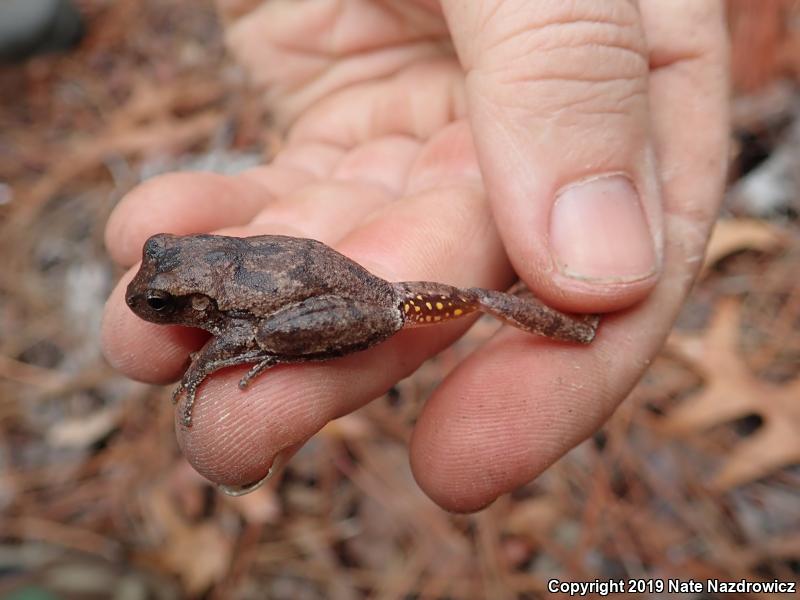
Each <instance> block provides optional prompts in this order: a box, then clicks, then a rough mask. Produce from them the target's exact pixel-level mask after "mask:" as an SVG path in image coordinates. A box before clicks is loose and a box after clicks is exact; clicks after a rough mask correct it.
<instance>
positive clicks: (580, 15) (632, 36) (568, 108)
mask: <svg viewBox="0 0 800 600" xmlns="http://www.w3.org/2000/svg"><path fill="white" fill-rule="evenodd" d="M442 7H443V9H444V12H445V15H446V18H447V21H448V24H449V27H450V30H451V34H452V36H453V40H454V43H455V46H456V50H457V52H458V55H459V59H460V60H461V63H462V65H463V68H464V71H465V73H466V86H467V98H468V103H469V114H470V123H471V126H472V131H473V135H474V138H475V144H476V148H477V151H478V158H479V161H480V166H481V171H482V173H483V177H484V181H485V183H486V187H487V191H488V194H489V197H490V199H491V203H492V210H493V212H494V217H495V220H496V222H497V227H498V229H499V231H500V235H501V237H502V239H503V242H504V243H505V247H506V251H507V252H508V255H509V258H510V260H511V262H512V264H513V265H514V267H515V269H516V271H517V273H518V274H519V275H520V277H521V278H522V279H523V280H525V281H526V283H527V284H528V285H529V286H530V287H531V289H533V290H534V291H535V292H536V293H537V294H538V295H539V296H540V297H542V298H543V299H544V300H546V301H548V302H551V303H553V304H556V305H558V306H559V307H560V308H564V309H566V310H575V311H597V312H601V311H609V310H616V309H620V308H624V307H625V306H628V305H630V304H632V303H633V302H636V301H637V300H640V299H642V298H643V297H644V296H645V295H647V293H648V292H649V291H650V289H651V288H652V286H653V285H654V284H655V280H656V278H657V276H658V272H659V268H660V262H661V260H660V256H661V248H662V213H661V201H660V195H659V194H660V187H659V184H658V178H657V175H656V165H655V157H654V153H653V149H652V144H651V141H650V127H649V113H648V81H647V78H648V71H649V61H648V54H647V46H646V42H645V37H644V32H643V30H642V26H641V22H640V18H639V12H638V8H637V5H636V3H635V2H631V1H628V0H604V1H603V2H596V1H592V0H575V1H573V2H529V1H527V0H505V1H504V0H476V1H475V2H463V1H459V0H442Z"/></svg>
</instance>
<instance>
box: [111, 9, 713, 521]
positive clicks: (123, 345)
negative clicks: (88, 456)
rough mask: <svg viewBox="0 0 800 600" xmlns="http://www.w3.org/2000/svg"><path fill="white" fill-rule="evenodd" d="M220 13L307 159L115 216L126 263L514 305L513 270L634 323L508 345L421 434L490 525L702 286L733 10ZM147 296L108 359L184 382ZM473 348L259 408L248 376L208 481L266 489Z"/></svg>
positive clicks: (344, 365) (418, 469)
mask: <svg viewBox="0 0 800 600" xmlns="http://www.w3.org/2000/svg"><path fill="white" fill-rule="evenodd" d="M221 4H222V9H223V12H224V13H225V14H226V17H227V19H228V21H229V26H228V36H229V42H230V45H231V48H232V50H233V51H234V53H235V54H236V55H237V57H238V58H239V60H240V61H241V62H242V63H243V64H244V65H245V66H246V67H247V69H248V71H249V72H250V73H251V75H252V76H253V78H254V79H255V80H256V81H257V82H259V83H261V84H263V85H265V86H267V89H268V95H269V100H270V106H272V107H274V111H275V116H276V119H277V121H278V123H279V124H280V125H282V126H284V127H285V128H286V129H287V131H288V139H287V142H286V145H285V147H284V149H283V150H282V151H281V152H280V153H279V154H278V155H277V156H276V157H275V159H274V161H273V162H272V163H270V164H269V165H266V166H264V167H261V168H258V169H254V170H251V171H248V172H246V173H243V174H241V175H239V176H235V177H223V176H218V175H212V174H174V175H169V176H165V177H161V178H158V179H156V180H152V181H150V182H148V183H145V184H143V185H142V186H140V187H139V188H137V189H136V190H134V191H133V192H131V193H130V194H129V195H128V196H127V197H126V198H125V199H124V200H123V201H122V202H121V203H120V205H119V206H118V208H117V209H116V210H115V212H114V214H113V215H112V217H111V219H110V220H109V223H108V227H107V232H106V237H107V244H108V248H109V252H110V253H111V255H112V257H113V258H114V259H115V260H116V261H117V262H119V263H120V264H122V265H125V266H131V265H134V264H135V263H136V262H137V261H138V260H139V257H140V253H141V247H142V244H143V242H144V240H145V239H146V238H147V237H148V236H149V235H151V234H153V233H156V232H161V231H168V232H172V233H192V232H198V231H215V232H223V233H227V234H232V235H259V234H265V233H285V234H289V235H297V236H304V237H313V238H316V239H319V240H322V241H324V242H326V243H327V244H329V245H331V246H333V247H335V248H336V249H338V250H339V251H341V252H343V253H344V254H346V255H348V256H350V257H351V258H353V259H354V260H356V261H357V262H359V263H360V264H362V265H364V266H365V267H367V268H368V269H370V270H371V271H373V272H374V273H375V274H377V275H380V276H382V277H384V278H386V279H389V280H392V281H402V280H433V281H442V282H446V283H450V284H454V285H459V286H481V287H491V288H496V289H501V288H503V287H505V286H507V285H508V284H510V283H511V281H512V279H513V270H515V271H516V272H517V273H518V274H519V276H520V277H521V278H522V279H523V280H525V281H526V282H527V283H528V285H529V287H530V288H531V289H532V290H533V291H534V293H536V295H537V296H539V297H541V298H542V299H544V300H545V301H546V302H548V303H549V304H551V305H553V306H555V307H557V308H560V309H563V310H569V311H586V312H604V311H617V312H615V313H614V314H612V315H609V316H607V317H606V318H605V319H604V320H603V322H602V323H601V326H600V330H599V333H598V337H597V338H596V340H595V341H594V342H593V343H592V344H591V345H590V346H588V347H583V346H580V347H579V346H572V345H565V344H558V343H554V342H550V341H548V340H544V339H540V338H536V337H533V336H530V335H529V334H525V333H522V332H519V331H515V330H511V328H504V329H503V330H502V331H501V332H500V333H499V334H498V335H497V336H495V337H494V338H493V339H491V340H490V341H489V342H488V343H487V344H486V345H485V346H483V347H482V348H481V349H479V350H478V351H477V352H475V353H474V354H473V355H472V356H470V357H469V358H468V359H467V360H466V361H464V362H463V363H462V364H461V365H459V366H458V367H457V368H456V369H455V370H454V371H453V372H452V373H451V374H450V375H449V376H448V377H447V378H446V380H445V381H444V382H443V383H442V385H441V386H440V387H439V388H438V390H437V391H436V392H435V393H434V394H433V396H432V397H431V398H430V399H429V400H428V402H427V404H426V406H425V408H424V410H423V411H422V414H421V415H420V417H419V420H418V422H417V424H416V427H415V431H414V435H413V438H412V441H411V447H410V454H411V464H412V468H413V471H414V475H415V477H416V479H417V481H418V482H419V484H420V486H421V487H422V488H423V490H425V492H426V493H427V494H428V495H429V496H430V497H431V498H433V499H434V500H435V501H436V502H438V503H439V504H440V505H441V506H443V507H444V508H447V509H450V510H459V511H471V510H477V509H479V508H481V507H483V506H485V505H487V504H488V503H490V502H492V501H493V500H494V499H495V498H496V497H497V496H499V495H500V494H503V493H505V492H508V491H510V490H512V489H514V488H515V487H518V486H519V485H522V484H524V483H525V482H527V481H529V480H531V479H532V478H534V477H536V476H537V475H538V474H539V473H541V472H542V471H543V470H544V469H545V468H547V467H548V466H549V465H550V464H552V463H553V462H554V461H555V460H556V459H557V458H558V457H560V456H561V455H562V454H563V453H564V452H566V451H567V450H569V449H570V448H572V447H573V446H575V445H576V444H577V443H579V442H580V441H581V440H583V439H584V438H586V437H587V436H588V435H590V434H591V433H592V432H593V431H594V430H595V429H596V428H597V427H599V426H600V425H601V424H602V422H603V421H604V420H605V419H606V418H607V417H608V415H609V414H610V413H611V412H612V411H613V410H614V408H615V407H616V406H617V404H618V403H619V402H620V401H621V400H622V399H623V398H624V397H625V396H626V394H627V393H628V391H629V390H630V389H631V387H632V386H633V385H634V384H635V382H636V381H637V379H638V378H639V377H640V376H641V374H642V372H643V371H644V369H645V368H646V366H647V364H648V362H649V361H650V359H651V358H652V357H653V356H654V355H655V354H656V353H657V352H658V350H659V348H660V345H661V343H662V341H663V339H664V337H665V336H666V334H667V332H668V331H669V328H670V327H671V324H672V321H673V320H674V318H675V315H676V314H677V311H678V309H679V307H680V305H681V303H682V301H683V298H684V296H685V294H686V292H687V290H688V287H689V285H690V284H691V281H692V279H693V277H694V274H695V273H696V270H697V268H698V266H699V264H700V261H701V258H702V255H703V249H704V245H705V242H706V239H707V236H708V232H709V229H710V226H711V224H712V222H713V218H714V215H715V213H716V210H717V206H718V202H719V199H720V196H721V190H722V184H723V178H724V177H723V176H724V170H725V164H726V159H727V134H728V131H727V98H726V96H727V80H726V75H727V64H726V50H727V48H726V41H725V32H724V23H723V19H722V7H721V3H720V2H718V1H716V0H707V1H698V0H680V1H675V0H663V1H658V0H652V1H649V2H648V1H642V2H640V3H636V2H632V1H623V0H613V1H610V0H606V1H603V2H593V1H591V0H584V1H579V2H570V3H561V2H541V3H538V2H537V3H531V2H522V1H505V2H501V1H499V0H494V1H489V0H484V1H476V2H469V3H465V2H456V1H455V0H442V2H441V9H440V8H439V4H438V3H437V2H435V1H434V0H414V1H411V0H394V1H383V2H376V1H370V0H352V1H349V2H344V3H342V2H335V1H333V0H329V1H327V2H326V1H319V2H308V3H297V2H292V1H289V0H270V1H269V2H264V3H260V4H257V7H256V8H254V9H252V11H250V12H246V10H245V8H244V7H245V6H246V5H248V4H252V2H242V0H227V1H224V2H221ZM239 12H242V13H243V14H239ZM645 40H646V41H645ZM454 47H455V51H456V52H457V57H456V54H454V53H453V48H454ZM581 184H582V185H581ZM637 190H638V194H637ZM639 198H641V200H639ZM512 267H513V270H512ZM131 276H132V273H131V272H129V273H128V274H127V275H126V276H125V277H123V279H122V281H121V282H120V284H119V285H118V286H117V288H116V289H115V291H114V292H113V294H112V296H111V298H110V299H109V302H108V305H107V308H106V314H105V319H104V329H103V344H104V348H105V352H106V355H107V356H108V358H109V360H110V361H111V363H112V364H113V365H115V366H116V367H117V368H119V369H120V370H122V371H123V372H124V373H126V374H127V375H129V376H131V377H133V378H135V379H139V380H143V381H149V382H154V383H165V382H168V381H174V380H175V379H177V378H178V377H179V375H180V373H181V371H182V369H183V367H184V366H185V363H186V360H187V355H188V353H189V352H190V351H193V350H196V349H197V348H198V347H199V346H200V345H201V344H202V342H203V340H204V337H203V335H202V334H201V333H200V332H198V331H196V330H189V329H185V328H179V327H161V326H156V325H152V324H150V323H147V322H144V321H142V320H140V319H138V318H137V317H135V316H134V315H133V314H132V313H131V312H130V311H129V310H128V309H127V307H126V306H125V303H124V301H123V293H124V289H125V286H126V285H127V283H128V281H129V280H130V277H131ZM465 327H466V326H465V325H464V324H462V323H460V322H453V323H450V324H447V325H442V326H438V327H434V328H429V329H423V330H414V331H404V332H401V333H400V334H398V335H397V336H395V337H393V338H392V339H390V340H389V341H388V342H386V343H384V344H381V345H380V346H378V347H376V348H374V349H371V350H369V351H367V352H365V353H362V354H359V355H357V356H350V357H346V358H343V359H340V360H336V361H332V362H330V363H323V364H307V365H302V366H287V367H281V368H277V369H275V370H274V371H270V372H269V373H268V374H267V375H265V376H262V377H260V378H258V379H256V380H254V381H253V382H252V384H251V387H250V388H248V392H247V393H246V394H243V393H242V392H241V391H240V390H239V389H238V387H237V382H238V380H239V378H240V377H241V375H242V372H243V370H245V369H246V367H244V368H234V369H229V370H225V371H220V372H218V373H216V374H214V375H213V376H212V377H209V378H208V379H207V380H206V382H205V383H204V385H203V386H202V387H201V388H200V390H199V393H198V402H197V405H196V407H195V410H194V425H193V427H192V428H191V429H186V428H182V427H178V436H179V441H180V443H181V445H182V447H183V450H184V452H185V454H186V456H187V458H188V459H189V461H190V462H191V463H192V465H194V467H195V468H196V469H197V470H198V471H199V472H200V473H202V474H203V475H204V476H205V477H207V478H208V479H210V480H212V481H214V482H217V483H221V484H226V485H232V486H236V485H244V484H248V483H250V482H253V481H257V480H259V479H261V478H262V477H263V476H264V474H265V473H266V472H267V471H268V469H269V467H270V465H272V464H273V462H274V461H275V460H276V457H277V456H281V458H285V457H286V456H288V455H290V454H291V453H292V452H293V451H294V450H296V448H297V447H299V445H301V444H302V443H303V442H304V441H305V440H307V439H308V438H309V437H311V436H312V435H313V434H314V433H315V432H317V431H318V430H319V429H320V428H321V427H322V426H324V425H325V424H326V423H327V422H328V421H329V420H331V419H334V418H336V417H338V416H341V415H343V414H346V413H348V412H351V411H353V410H355V409H356V408H358V407H359V406H362V405H363V404H365V403H366V402H369V401H370V400H372V399H373V398H375V397H377V396H379V395H380V394H381V393H383V392H385V391H386V390H387V389H388V388H389V387H391V386H392V385H393V384H394V383H395V382H396V381H397V380H399V379H401V378H402V377H405V376H407V375H408V374H410V373H411V372H413V371H414V370H415V369H416V368H417V367H418V366H419V365H420V364H421V362H422V361H424V360H425V359H426V358H428V357H430V356H431V355H433V354H435V353H436V352H438V351H439V350H441V349H442V348H444V347H445V346H447V345H448V344H450V343H451V342H452V341H453V340H455V339H456V338H457V337H458V336H459V335H461V334H462V333H463V332H464V330H465Z"/></svg>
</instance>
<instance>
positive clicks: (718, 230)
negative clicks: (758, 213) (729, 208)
mask: <svg viewBox="0 0 800 600" xmlns="http://www.w3.org/2000/svg"><path fill="white" fill-rule="evenodd" d="M782 242H783V240H782V235H781V232H780V229H778V228H777V227H773V226H772V225H768V224H767V223H765V222H764V221H757V220H755V219H724V220H721V221H718V222H717V224H716V226H715V227H714V231H713V232H712V234H711V239H710V240H709V242H708V248H707V249H706V256H705V260H704V261H703V269H702V271H701V277H702V276H704V275H705V274H706V273H707V272H708V270H709V269H710V268H711V267H713V266H714V265H715V264H717V263H718V262H719V261H720V260H722V259H723V258H725V257H727V256H730V255H731V254H734V253H735V252H741V251H743V250H756V251H758V252H773V251H775V250H778V249H779V248H780V247H781V246H782Z"/></svg>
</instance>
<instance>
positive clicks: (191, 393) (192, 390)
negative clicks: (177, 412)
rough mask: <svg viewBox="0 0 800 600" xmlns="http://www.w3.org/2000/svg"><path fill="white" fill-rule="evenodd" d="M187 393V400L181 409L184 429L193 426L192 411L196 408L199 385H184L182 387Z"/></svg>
mask: <svg viewBox="0 0 800 600" xmlns="http://www.w3.org/2000/svg"><path fill="white" fill-rule="evenodd" d="M180 387H181V388H183V390H185V391H186V399H185V400H184V403H183V406H182V407H181V425H183V426H184V427H191V426H192V409H193V408H194V400H195V396H196V395H197V385H192V384H188V385H184V384H181V386H180Z"/></svg>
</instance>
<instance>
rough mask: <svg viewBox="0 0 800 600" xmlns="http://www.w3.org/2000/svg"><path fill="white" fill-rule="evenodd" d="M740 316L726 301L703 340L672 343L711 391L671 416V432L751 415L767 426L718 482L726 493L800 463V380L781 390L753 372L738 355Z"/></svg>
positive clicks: (736, 453)
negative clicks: (698, 372) (688, 360)
mask: <svg viewBox="0 0 800 600" xmlns="http://www.w3.org/2000/svg"><path fill="white" fill-rule="evenodd" d="M740 310H741V305H740V303H739V302H738V301H736V300H733V299H726V300H723V301H722V302H720V304H719V305H718V307H717V314H716V315H715V317H714V319H713V321H712V322H711V324H710V325H709V327H708V329H707V330H706V331H705V332H704V334H703V336H702V337H699V336H696V335H692V336H686V335H680V334H673V335H672V336H671V338H670V340H669V342H668V343H669V347H670V348H671V349H672V350H673V351H676V352H677V353H679V354H683V355H684V356H686V357H687V358H690V359H691V360H692V362H693V364H694V365H695V366H696V367H697V368H698V369H699V370H700V371H701V372H702V374H703V376H704V379H705V386H704V387H703V389H702V390H701V391H700V392H698V393H697V394H695V395H694V396H692V397H690V398H688V399H687V400H685V401H684V402H682V403H681V404H680V405H678V406H677V407H675V409H673V410H671V411H670V412H669V414H668V415H667V418H666V420H665V422H664V424H663V427H664V430H665V431H666V432H669V433H673V434H676V435H682V434H688V433H694V432H698V431H700V430H704V429H707V428H709V427H711V426H713V425H719V424H723V423H726V422H729V421H731V420H734V419H737V418H741V417H745V416H748V415H758V416H760V417H761V418H762V420H763V425H762V426H761V428H759V429H758V430H757V431H756V432H755V433H753V434H752V435H750V436H749V437H748V438H747V439H745V440H743V441H741V442H739V443H738V444H737V445H736V447H735V448H734V450H733V452H732V453H731V454H730V455H729V456H728V457H727V458H726V460H725V464H724V466H723V467H722V469H721V470H720V472H719V473H717V475H716V476H715V478H714V480H713V481H712V484H711V485H712V486H713V487H715V488H717V489H723V490H724V489H728V488H731V487H733V486H736V485H739V484H742V483H745V482H747V481H752V480H754V479H757V478H759V477H763V476H765V475H767V474H769V473H771V472H773V471H775V470H777V469H779V468H782V467H786V466H789V465H792V464H796V463H800V401H798V399H800V380H796V381H794V382H791V383H789V384H786V385H775V384H772V383H767V382H765V381H761V380H759V379H758V378H756V377H755V376H754V375H753V374H752V373H751V372H750V370H749V369H748V367H747V365H746V363H745V362H744V361H743V360H742V358H741V357H740V356H739V354H738V352H737V338H738V331H739V321H740Z"/></svg>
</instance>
